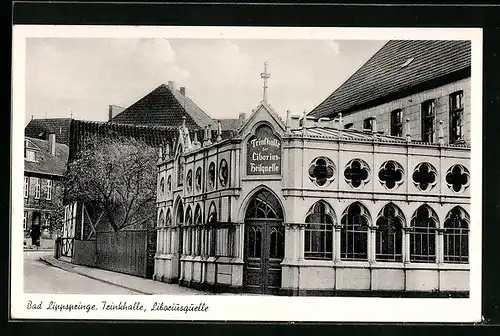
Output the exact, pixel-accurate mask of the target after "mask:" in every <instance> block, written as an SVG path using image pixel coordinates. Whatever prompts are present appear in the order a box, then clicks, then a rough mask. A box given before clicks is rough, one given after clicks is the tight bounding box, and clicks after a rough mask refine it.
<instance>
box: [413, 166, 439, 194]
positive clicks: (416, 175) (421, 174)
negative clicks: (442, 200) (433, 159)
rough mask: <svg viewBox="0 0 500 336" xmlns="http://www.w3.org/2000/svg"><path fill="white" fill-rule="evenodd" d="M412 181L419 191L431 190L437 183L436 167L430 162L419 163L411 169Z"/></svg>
mask: <svg viewBox="0 0 500 336" xmlns="http://www.w3.org/2000/svg"><path fill="white" fill-rule="evenodd" d="M412 177H413V183H414V184H415V186H416V187H417V188H418V189H420V190H421V191H429V190H431V189H432V188H433V187H434V186H435V185H436V183H437V178H436V177H437V173H436V168H434V166H432V165H431V164H430V163H427V162H422V163H419V164H418V165H417V166H416V167H415V170H414V171H413V176H412Z"/></svg>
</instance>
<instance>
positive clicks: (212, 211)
mask: <svg viewBox="0 0 500 336" xmlns="http://www.w3.org/2000/svg"><path fill="white" fill-rule="evenodd" d="M207 223H208V224H216V223H217V208H216V207H215V203H214V202H212V203H210V207H209V208H208V219H207Z"/></svg>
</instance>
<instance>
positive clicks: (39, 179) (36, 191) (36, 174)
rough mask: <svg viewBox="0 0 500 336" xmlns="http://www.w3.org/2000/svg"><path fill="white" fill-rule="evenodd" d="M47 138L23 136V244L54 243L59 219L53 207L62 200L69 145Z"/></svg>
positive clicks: (47, 244) (50, 244)
mask: <svg viewBox="0 0 500 336" xmlns="http://www.w3.org/2000/svg"><path fill="white" fill-rule="evenodd" d="M48 137H49V140H48V141H46V140H40V139H35V138H31V137H25V138H24V219H23V229H24V246H25V247H28V248H29V247H53V243H54V241H53V239H54V238H55V237H54V236H55V235H56V233H57V232H55V231H56V230H55V227H52V226H55V225H56V223H54V222H53V221H55V220H58V219H57V214H55V212H56V211H58V209H59V207H61V206H62V204H63V196H64V186H63V183H62V178H63V176H64V173H65V171H66V164H67V163H68V146H66V145H63V144H59V143H56V135H55V134H54V133H51V134H50V135H49V136H48Z"/></svg>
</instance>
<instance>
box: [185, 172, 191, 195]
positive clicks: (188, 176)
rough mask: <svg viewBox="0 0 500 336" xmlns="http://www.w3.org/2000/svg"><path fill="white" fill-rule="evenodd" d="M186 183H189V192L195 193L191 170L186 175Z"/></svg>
mask: <svg viewBox="0 0 500 336" xmlns="http://www.w3.org/2000/svg"><path fill="white" fill-rule="evenodd" d="M186 183H187V191H188V192H191V191H193V171H192V170H191V169H189V170H188V172H187V175H186Z"/></svg>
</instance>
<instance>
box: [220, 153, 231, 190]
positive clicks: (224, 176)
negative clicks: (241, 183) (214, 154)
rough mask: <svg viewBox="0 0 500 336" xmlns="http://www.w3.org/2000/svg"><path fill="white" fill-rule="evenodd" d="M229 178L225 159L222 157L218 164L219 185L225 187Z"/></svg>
mask: <svg viewBox="0 0 500 336" xmlns="http://www.w3.org/2000/svg"><path fill="white" fill-rule="evenodd" d="M228 180H229V168H228V166H227V161H226V160H225V159H222V160H221V161H220V164H219V181H220V185H221V186H223V187H225V186H226V185H227V182H228Z"/></svg>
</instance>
